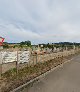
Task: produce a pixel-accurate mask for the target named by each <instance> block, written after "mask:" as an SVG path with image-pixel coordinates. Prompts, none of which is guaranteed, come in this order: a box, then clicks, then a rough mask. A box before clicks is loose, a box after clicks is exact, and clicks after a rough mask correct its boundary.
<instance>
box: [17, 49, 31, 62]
mask: <svg viewBox="0 0 80 92" xmlns="http://www.w3.org/2000/svg"><path fill="white" fill-rule="evenodd" d="M29 59H30V52H29V51H19V52H18V63H26V62H29Z"/></svg>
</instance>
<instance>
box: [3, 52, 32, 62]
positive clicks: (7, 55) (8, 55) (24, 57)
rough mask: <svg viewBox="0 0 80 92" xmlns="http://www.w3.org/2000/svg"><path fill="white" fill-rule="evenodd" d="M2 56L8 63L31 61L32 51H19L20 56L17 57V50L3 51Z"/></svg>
mask: <svg viewBox="0 0 80 92" xmlns="http://www.w3.org/2000/svg"><path fill="white" fill-rule="evenodd" d="M1 56H2V62H3V63H8V62H14V61H17V58H18V63H25V62H29V59H30V52H29V51H18V57H17V51H14V52H6V51H5V52H1Z"/></svg>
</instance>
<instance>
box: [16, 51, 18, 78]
mask: <svg viewBox="0 0 80 92" xmlns="http://www.w3.org/2000/svg"><path fill="white" fill-rule="evenodd" d="M16 75H17V78H18V51H17V61H16Z"/></svg>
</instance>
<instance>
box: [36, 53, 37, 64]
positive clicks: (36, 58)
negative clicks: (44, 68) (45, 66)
mask: <svg viewBox="0 0 80 92" xmlns="http://www.w3.org/2000/svg"><path fill="white" fill-rule="evenodd" d="M36 64H37V54H36Z"/></svg>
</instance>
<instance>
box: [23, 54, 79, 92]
mask: <svg viewBox="0 0 80 92" xmlns="http://www.w3.org/2000/svg"><path fill="white" fill-rule="evenodd" d="M22 92H80V55H78V56H76V57H74V59H73V60H71V61H70V62H68V63H66V64H64V65H63V66H61V67H60V68H57V69H56V70H54V71H53V72H51V73H49V74H48V75H46V76H45V77H44V78H42V79H40V80H39V81H38V82H36V83H35V84H34V85H33V86H32V87H29V88H28V89H26V88H25V89H24V91H22Z"/></svg>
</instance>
